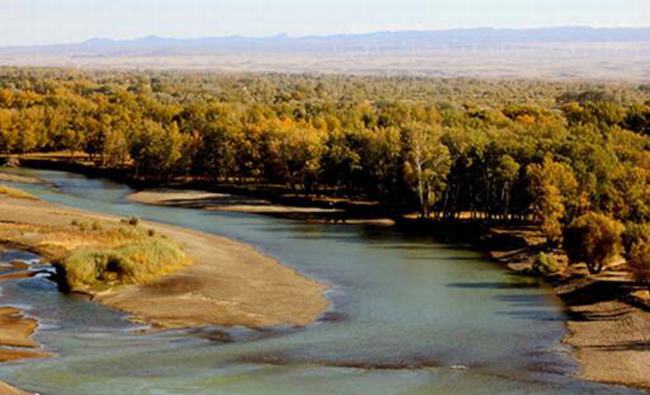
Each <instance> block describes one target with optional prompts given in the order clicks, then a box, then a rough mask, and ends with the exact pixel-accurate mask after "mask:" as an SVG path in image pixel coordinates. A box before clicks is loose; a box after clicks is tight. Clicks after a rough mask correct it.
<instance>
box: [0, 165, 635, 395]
mask: <svg viewBox="0 0 650 395" xmlns="http://www.w3.org/2000/svg"><path fill="white" fill-rule="evenodd" d="M23 172H24V173H26V174H27V175H31V176H36V177H40V178H42V179H45V180H46V181H48V182H50V183H52V185H55V186H56V187H55V188H53V187H52V186H21V187H23V188H24V189H27V190H29V191H31V192H33V193H35V194H37V195H39V196H40V197H41V198H42V199H44V200H47V201H50V202H54V203H59V204H64V205H67V206H71V207H77V208H81V209H88V210H93V211H97V212H103V213H109V214H117V215H122V216H137V217H140V218H144V219H148V220H155V221H159V222H164V223H169V224H175V225H181V226H185V227H189V228H193V229H198V230H201V231H205V232H210V233H215V234H218V235H224V236H228V237H231V238H234V239H238V240H241V241H244V242H247V243H251V244H253V245H254V246H256V247H257V248H258V249H259V250H260V251H262V252H264V253H267V254H270V255H272V256H274V257H276V258H278V259H279V260H280V261H282V262H284V263H286V264H287V265H290V266H292V267H294V268H296V269H298V270H299V271H300V272H302V273H304V274H305V275H307V276H311V277H314V278H316V279H318V280H320V281H323V282H325V283H328V284H330V285H331V290H330V291H329V292H328V297H329V299H330V301H331V302H332V307H331V309H330V311H329V312H328V313H327V314H325V316H324V317H323V318H322V319H321V320H319V321H318V322H317V323H315V324H314V325H312V326H310V327H308V328H304V329H295V328H272V329H268V330H264V331H253V330H248V329H245V328H206V329H203V330H200V331H168V332H162V333H157V334H145V333H143V332H142V331H141V330H140V329H142V328H141V327H138V326H137V325H134V324H131V323H129V322H128V321H127V320H126V318H125V317H124V315H122V314H120V313H118V312H115V311H112V310H110V309H107V308H105V307H102V306H100V305H97V304H95V303H92V302H88V301H85V300H82V299H80V298H78V297H74V296H67V295H62V294H59V293H58V292H57V291H56V288H55V286H54V285H53V284H51V283H49V282H48V281H47V280H45V279H42V278H34V279H28V280H20V281H14V282H6V283H2V284H1V286H2V296H1V299H0V305H13V306H17V307H21V308H24V309H25V310H26V311H27V312H28V313H29V314H31V315H33V316H36V317H38V318H39V319H40V321H41V328H40V330H39V332H38V334H37V336H36V338H37V340H39V341H40V342H42V343H43V344H44V345H45V347H46V348H47V350H49V351H52V352H55V353H56V357H54V358H51V359H48V360H44V361H28V362H25V363H17V364H10V365H0V379H3V380H6V381H8V382H10V383H12V384H15V385H18V386H19V387H22V388H24V389H27V390H31V391H36V392H40V393H43V394H62V395H63V394H65V395H76V394H264V395H266V394H369V395H370V394H372V395H374V394H413V395H416V394H477V393H480V394H507V393H512V394H520V393H530V394H536V393H539V394H557V393H634V392H635V391H633V390H629V389H625V388H622V387H613V386H605V385H599V384H594V383H589V382H585V381H582V380H579V379H576V378H573V377H572V376H571V373H572V372H575V370H576V369H577V366H576V364H575V362H574V360H573V358H572V356H571V350H570V349H569V348H568V347H566V346H564V345H562V343H561V340H562V338H563V337H564V336H565V335H566V329H565V325H564V321H565V315H564V313H563V311H562V305H561V304H560V302H559V301H558V300H557V298H556V297H555V296H554V295H553V294H552V292H551V290H550V289H548V288H546V287H544V286H543V285H541V284H539V283H537V282H535V281H534V280H530V279H523V278H519V277H516V276H513V275H511V274H509V273H508V272H507V271H506V270H504V269H502V268H500V267H498V266H497V265H495V264H493V263H491V262H489V261H488V260H487V259H486V258H485V257H484V256H483V255H482V254H480V253H478V252H476V251H474V250H472V249H471V248H470V247H469V246H462V245H449V244H444V243H439V242H437V241H436V240H434V239H432V238H429V237H425V236H421V235H420V236H417V235H407V234H404V233H401V232H398V231H396V230H393V229H389V228H376V227H365V226H346V225H313V224H305V223H302V222H297V221H292V220H284V219H278V218H272V217H267V216H259V215H247V214H232V213H216V212H207V211H201V210H193V209H179V208H164V207H152V206H145V205H141V204H137V203H132V202H128V201H127V200H126V199H125V197H126V196H127V195H128V194H129V193H131V192H132V191H131V190H130V189H129V188H128V187H127V186H124V185H122V184H119V183H114V182H111V181H108V180H103V179H89V178H87V177H85V176H82V175H77V174H73V173H67V172H57V171H44V170H24V171H23ZM16 254H19V255H21V253H17V252H10V253H6V254H4V256H2V257H0V260H4V261H9V260H11V259H14V258H15V257H16ZM22 255H24V254H22ZM22 255H21V256H22ZM24 258H26V259H29V258H33V257H32V256H29V255H27V256H24ZM215 259H218V257H215Z"/></svg>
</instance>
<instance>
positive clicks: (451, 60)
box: [0, 27, 650, 82]
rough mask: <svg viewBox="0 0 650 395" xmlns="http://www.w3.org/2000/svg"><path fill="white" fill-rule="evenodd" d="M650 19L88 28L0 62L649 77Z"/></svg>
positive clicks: (6, 52)
mask: <svg viewBox="0 0 650 395" xmlns="http://www.w3.org/2000/svg"><path fill="white" fill-rule="evenodd" d="M648 64H650V27H647V28H591V27H558V28H540V29H492V28H477V29H455V30H439V31H396V32H375V33H367V34H337V35H329V36H305V37H290V36H288V35H286V34H281V35H277V36H270V37H242V36H228V37H204V38H188V39H183V38H166V37H159V36H147V37H142V38H136V39H131V40H112V39H107V38H93V39H90V40H86V41H84V42H80V43H74V44H60V45H47V46H24V47H5V48H0V67H1V66H27V67H31V66H44V67H66V68H67V67H74V68H82V69H103V70H106V69H109V70H114V69H115V70H125V69H126V70H148V71H150V70H198V71H211V72H214V71H219V72H277V73H334V74H358V75H400V76H403V75H414V76H427V77H442V78H453V77H477V78H485V77H487V78H495V77H496V78H540V79H563V80H567V79H571V80H585V79H589V80H627V81H643V82H650V68H649V67H648Z"/></svg>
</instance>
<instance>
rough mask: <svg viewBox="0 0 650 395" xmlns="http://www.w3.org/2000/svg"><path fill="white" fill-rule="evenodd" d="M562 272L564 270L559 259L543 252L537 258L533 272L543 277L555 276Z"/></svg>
mask: <svg viewBox="0 0 650 395" xmlns="http://www.w3.org/2000/svg"><path fill="white" fill-rule="evenodd" d="M561 270H562V268H561V266H560V264H559V263H558V261H557V259H555V257H554V256H553V255H550V254H545V253H543V252H542V253H540V254H539V255H537V256H536V257H535V262H533V271H534V272H535V273H538V274H541V275H543V276H547V275H550V274H555V273H558V272H560V271H561Z"/></svg>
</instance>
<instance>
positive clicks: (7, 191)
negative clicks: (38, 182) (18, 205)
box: [0, 184, 38, 200]
mask: <svg viewBox="0 0 650 395" xmlns="http://www.w3.org/2000/svg"><path fill="white" fill-rule="evenodd" d="M0 195H4V196H7V197H11V198H14V199H26V200H38V198H37V197H36V196H34V195H32V194H30V193H27V192H25V191H22V190H20V189H17V188H12V187H9V186H6V185H4V184H0Z"/></svg>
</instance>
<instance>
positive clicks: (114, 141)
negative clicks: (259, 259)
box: [0, 68, 650, 273]
mask: <svg viewBox="0 0 650 395" xmlns="http://www.w3.org/2000/svg"><path fill="white" fill-rule="evenodd" d="M0 150H2V151H3V152H4V153H5V154H9V155H15V156H20V155H21V154H24V153H29V152H35V151H39V152H50V151H70V152H80V151H82V152H85V153H86V154H87V155H88V157H89V158H91V159H92V160H93V161H95V162H96V163H97V165H98V166H104V167H108V168H115V169H120V168H123V169H124V171H132V172H133V174H134V176H135V177H138V178H142V179H148V180H154V181H161V182H163V181H169V180H170V179H172V178H175V177H195V178H201V179H205V180H209V181H210V182H213V183H215V184H219V183H226V182H227V183H242V184H245V183H253V184H279V185H286V187H287V188H288V189H291V190H292V191H293V192H294V193H297V194H304V195H306V196H308V195H314V194H328V195H336V196H342V197H350V198H364V199H374V200H377V201H380V202H383V203H385V204H389V205H391V206H392V207H395V208H396V209H397V210H399V211H402V212H412V211H418V212H419V213H420V215H421V216H422V217H423V218H431V219H444V220H456V219H458V218H460V217H461V215H469V216H471V217H472V218H474V219H476V220H485V221H500V222H506V223H507V222H509V221H519V222H521V221H529V222H533V223H535V224H538V225H539V226H540V228H541V229H542V231H543V233H544V234H545V236H546V237H547V239H548V246H549V249H551V248H555V247H558V246H561V245H563V247H564V249H565V250H566V251H567V253H568V254H569V257H570V258H571V259H572V260H574V261H580V262H588V263H589V265H590V268H591V269H592V270H593V271H594V272H598V271H600V270H601V269H602V266H603V265H604V264H606V263H608V261H611V260H612V259H614V257H616V256H618V255H620V254H623V255H624V256H625V257H626V258H627V259H628V262H629V264H630V266H631V267H632V268H633V269H634V270H635V271H636V272H638V273H647V272H649V271H650V230H649V229H650V228H649V227H648V225H647V224H648V223H650V85H639V86H637V85H634V86H633V85H625V84H613V83H612V84H609V85H597V84H590V83H559V82H558V83H554V82H541V81H515V80H508V81H498V80H493V81H490V80H487V81H478V80H471V79H457V80H436V79H424V78H415V77H413V78H410V77H399V78H398V77H381V78H380V77H353V76H303V75H291V76H290V75H278V74H267V75H248V74H242V75H235V74H233V75H223V74H222V75H215V74H200V73H193V74H183V73H117V72H116V73H109V72H95V73H89V72H88V73H82V72H74V71H63V70H34V69H12V68H6V69H0ZM549 266H552V265H549Z"/></svg>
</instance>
